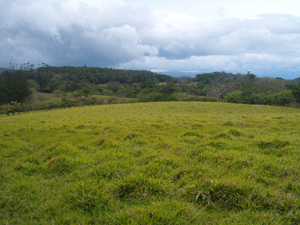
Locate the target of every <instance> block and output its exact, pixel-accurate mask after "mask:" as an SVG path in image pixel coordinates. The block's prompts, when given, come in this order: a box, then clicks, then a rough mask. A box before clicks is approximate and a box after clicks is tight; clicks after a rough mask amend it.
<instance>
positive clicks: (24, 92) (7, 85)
mask: <svg viewBox="0 0 300 225" xmlns="http://www.w3.org/2000/svg"><path fill="white" fill-rule="evenodd" d="M30 95H31V90H30V86H29V83H28V80H27V79H26V78H25V76H24V75H23V72H22V71H21V70H16V71H4V72H3V73H2V74H0V104H7V103H11V102H19V103H22V102H24V101H25V100H26V99H27V98H28V97H29V96H30Z"/></svg>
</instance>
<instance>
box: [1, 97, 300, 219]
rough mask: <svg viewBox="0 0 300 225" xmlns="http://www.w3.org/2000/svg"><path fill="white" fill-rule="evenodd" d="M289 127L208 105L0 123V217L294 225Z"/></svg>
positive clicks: (294, 162)
mask: <svg viewBox="0 0 300 225" xmlns="http://www.w3.org/2000/svg"><path fill="white" fill-rule="evenodd" d="M220 113H221V114H222V116H221V115H220ZM299 123H300V116H299V110H298V109H295V108H287V107H274V106H257V105H252V106H250V105H240V104H230V103H226V104H225V103H209V102H165V103H136V104H118V105H102V106H86V107H80V108H66V109H60V110H51V111H47V112H46V111H39V112H31V113H27V114H22V115H16V116H14V117H5V116H0V221H1V224H299V223H300V211H299V210H300V198H299V196H300V185H299V160H300V153H299V149H300V141H299V126H298V124H299Z"/></svg>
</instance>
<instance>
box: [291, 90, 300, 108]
mask: <svg viewBox="0 0 300 225" xmlns="http://www.w3.org/2000/svg"><path fill="white" fill-rule="evenodd" d="M292 93H293V95H294V98H295V99H296V102H297V103H299V104H300V85H299V86H298V87H297V88H294V89H293V91H292Z"/></svg>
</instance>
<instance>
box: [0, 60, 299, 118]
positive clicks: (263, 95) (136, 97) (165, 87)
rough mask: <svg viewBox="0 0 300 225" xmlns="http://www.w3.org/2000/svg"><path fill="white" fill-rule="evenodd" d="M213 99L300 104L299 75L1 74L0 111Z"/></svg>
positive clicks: (62, 70) (26, 68) (58, 70)
mask: <svg viewBox="0 0 300 225" xmlns="http://www.w3.org/2000/svg"><path fill="white" fill-rule="evenodd" d="M156 101H211V102H214V101H216V102H229V103H243V104H260V105H277V106H291V107H298V106H299V102H300V78H296V79H294V80H285V79H282V78H280V77H276V78H270V77H263V78H260V77H257V76H256V75H254V74H252V73H251V72H248V73H247V74H232V73H226V72H213V73H203V74H198V75H196V77H195V78H191V77H181V78H174V77H171V76H167V75H162V74H157V73H153V72H150V71H145V70H143V71H140V70H121V69H112V68H98V67H87V66H83V67H72V66H62V67H54V66H49V65H47V64H43V66H42V67H39V68H36V69H35V68H34V65H32V64H29V63H28V64H24V65H23V66H22V67H20V68H18V69H15V68H10V69H9V70H6V71H4V72H2V73H1V74H0V105H1V109H0V112H1V114H4V113H5V114H7V115H9V114H10V113H15V112H22V111H32V110H40V109H53V108H65V107H72V106H82V105H99V104H106V103H110V104H111V103H130V102H156Z"/></svg>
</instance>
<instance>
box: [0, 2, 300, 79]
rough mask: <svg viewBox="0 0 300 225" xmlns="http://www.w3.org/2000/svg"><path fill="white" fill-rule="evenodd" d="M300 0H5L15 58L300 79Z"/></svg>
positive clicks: (0, 31)
mask: <svg viewBox="0 0 300 225" xmlns="http://www.w3.org/2000/svg"><path fill="white" fill-rule="evenodd" d="M299 9H300V1H299V0H284V1H283V0H211V1H207V0H185V1H182V0H180V1H179V0H164V1H162V0H143V1H142V0H109V1H108V0H43V1H41V0H1V1H0V67H1V66H2V67H7V66H9V63H15V64H22V63H27V62H30V63H33V64H35V65H36V66H38V65H39V64H41V63H43V62H44V63H47V64H49V65H53V66H63V65H72V66H83V65H85V64H86V65H87V66H98V67H112V68H123V69H143V70H152V71H157V72H160V71H196V72H199V73H202V72H213V71H227V72H233V73H247V71H251V72H252V73H254V74H256V75H258V76H271V77H275V76H280V77H283V78H295V77H300V10H299Z"/></svg>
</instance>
